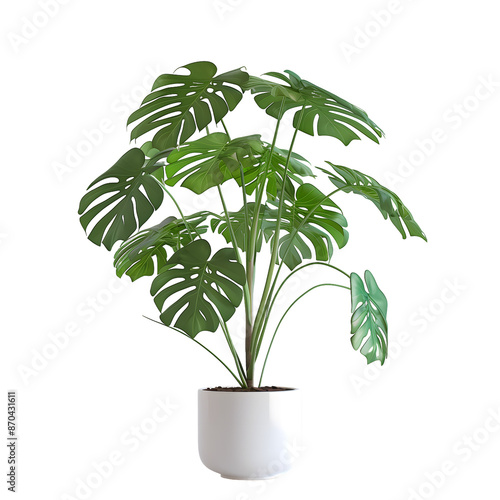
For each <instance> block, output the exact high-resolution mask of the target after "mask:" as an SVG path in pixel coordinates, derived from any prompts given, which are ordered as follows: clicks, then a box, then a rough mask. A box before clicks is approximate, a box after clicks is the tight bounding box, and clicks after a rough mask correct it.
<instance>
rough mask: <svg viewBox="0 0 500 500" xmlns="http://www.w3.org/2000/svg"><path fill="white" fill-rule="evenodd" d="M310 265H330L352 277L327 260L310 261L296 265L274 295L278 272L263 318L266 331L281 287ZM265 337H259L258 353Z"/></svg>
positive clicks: (263, 329) (263, 326) (263, 327)
mask: <svg viewBox="0 0 500 500" xmlns="http://www.w3.org/2000/svg"><path fill="white" fill-rule="evenodd" d="M309 266H326V267H329V268H331V269H334V270H335V271H338V272H340V273H342V274H343V275H344V276H346V277H347V278H350V275H349V274H348V273H346V272H345V271H343V270H342V269H340V268H338V267H336V266H332V265H331V264H328V263H327V262H309V263H307V264H304V265H303V266H300V267H296V268H295V269H294V270H293V271H292V272H291V273H290V274H289V275H288V276H287V277H286V278H285V279H284V280H283V281H282V282H281V284H280V286H279V287H278V289H277V290H276V293H275V294H274V295H273V291H274V288H275V286H276V279H277V278H278V274H276V278H275V281H274V283H273V286H272V287H271V292H270V294H269V299H268V302H269V303H268V305H267V306H266V314H265V316H264V320H263V325H262V331H263V332H265V331H266V328H267V323H268V321H269V317H270V311H272V309H273V306H274V303H275V302H276V299H277V298H278V295H279V293H280V291H281V289H282V288H283V286H284V285H285V283H286V282H287V281H288V280H289V279H290V278H291V277H292V276H293V275H294V274H295V273H298V272H299V271H302V269H304V268H306V267H309ZM263 338H264V335H261V336H260V338H259V341H258V343H257V348H256V352H257V355H258V354H259V352H260V346H261V344H262V339H263Z"/></svg>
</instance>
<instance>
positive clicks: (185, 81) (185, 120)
mask: <svg viewBox="0 0 500 500" xmlns="http://www.w3.org/2000/svg"><path fill="white" fill-rule="evenodd" d="M183 68H185V69H187V70H188V72H189V74H188V75H181V74H165V75H161V76H160V77H158V78H157V79H156V81H155V82H154V84H153V88H152V92H151V93H150V94H149V95H147V96H146V98H145V99H144V101H143V102H142V104H141V107H140V108H139V109H138V110H137V111H134V112H133V113H132V114H131V115H130V117H129V119H128V122H127V125H129V124H131V123H133V122H135V121H137V120H140V119H143V120H142V121H141V122H140V123H139V124H138V125H136V126H135V127H134V128H133V129H132V132H131V139H136V138H137V137H140V136H141V135H143V134H145V133H147V132H149V131H151V130H154V129H157V128H159V129H160V130H158V131H157V132H156V134H155V136H154V137H153V141H152V144H153V146H154V147H155V148H158V149H159V150H163V149H167V148H171V147H176V146H178V145H180V144H183V143H184V142H185V141H187V140H188V139H189V138H190V137H191V136H192V135H193V134H194V133H195V132H196V129H198V130H203V129H204V128H205V127H207V125H209V124H210V123H211V122H212V120H215V122H216V123H218V122H220V120H221V119H222V118H224V116H226V114H227V113H228V112H229V111H232V110H233V109H234V108H235V107H236V106H237V105H238V103H239V102H240V101H241V98H242V96H243V93H242V86H243V84H244V83H245V82H246V81H247V80H248V73H246V72H245V71H242V70H241V69H235V70H233V71H229V72H227V73H224V74H221V75H218V76H215V74H216V72H217V67H216V66H215V64H213V63H211V62H208V61H200V62H195V63H191V64H187V65H186V66H183Z"/></svg>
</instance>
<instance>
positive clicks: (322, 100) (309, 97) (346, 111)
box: [244, 70, 383, 146]
mask: <svg viewBox="0 0 500 500" xmlns="http://www.w3.org/2000/svg"><path fill="white" fill-rule="evenodd" d="M285 73H287V74H288V76H286V75H284V74H281V73H276V72H271V73H267V75H269V76H271V77H273V78H277V79H280V80H281V81H282V82H283V83H276V82H274V81H269V80H265V79H262V78H257V77H253V76H251V77H249V79H248V81H247V82H246V83H245V84H244V89H245V90H251V91H252V93H254V94H256V95H255V102H256V103H257V104H258V106H259V107H260V108H262V109H265V110H266V113H267V114H268V115H270V116H272V117H274V118H278V115H279V110H280V108H281V105H282V102H283V108H282V109H283V113H285V112H286V111H288V110H291V109H296V108H298V110H297V111H296V112H295V115H294V118H293V126H294V127H295V128H298V129H299V130H301V131H302V132H305V133H306V134H309V135H314V134H315V133H316V134H317V135H328V136H331V137H336V138H337V139H339V140H340V141H342V143H343V144H345V145H346V146H347V145H348V144H349V143H350V142H351V141H352V140H356V139H360V137H359V135H358V133H361V134H362V135H365V136H366V137H368V138H370V139H371V140H372V141H375V142H376V143H378V142H379V141H378V138H379V137H382V136H383V132H382V130H381V129H380V127H379V126H378V125H377V124H376V123H374V122H373V121H372V120H371V119H370V118H369V117H368V115H367V114H366V112H365V111H363V110H362V109H360V108H358V107H357V106H354V105H353V104H351V103H350V102H347V101H346V100H345V99H342V98H341V97H339V96H337V95H335V94H332V93H331V92H328V91H327V90H325V89H322V88H321V87H318V86H317V85H314V84H313V83H311V82H308V81H307V80H302V79H301V78H300V77H299V76H298V75H297V74H296V73H294V72H293V71H289V70H287V71H285ZM283 100H284V101H283ZM302 108H304V111H303V112H302ZM301 114H302V119H301ZM299 121H300V123H299Z"/></svg>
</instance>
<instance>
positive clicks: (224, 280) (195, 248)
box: [151, 239, 245, 338]
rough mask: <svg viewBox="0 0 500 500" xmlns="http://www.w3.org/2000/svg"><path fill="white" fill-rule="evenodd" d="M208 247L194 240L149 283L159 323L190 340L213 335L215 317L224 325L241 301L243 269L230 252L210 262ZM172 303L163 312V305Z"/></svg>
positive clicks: (221, 254)
mask: <svg viewBox="0 0 500 500" xmlns="http://www.w3.org/2000/svg"><path fill="white" fill-rule="evenodd" d="M210 254H211V249H210V244H209V243H208V242H207V241H205V240H200V239H198V240H195V241H193V242H192V243H189V244H188V245H187V246H185V247H183V248H181V249H180V250H178V251H177V252H175V253H174V255H172V257H170V259H169V260H168V261H167V264H166V265H165V266H164V267H163V269H161V270H160V273H159V274H158V276H157V277H156V278H155V279H154V280H153V284H152V286H151V295H153V296H155V299H154V301H155V304H156V306H157V307H158V309H159V310H160V311H163V312H162V313H161V315H160V319H161V321H162V322H163V323H164V324H165V325H168V326H171V325H173V326H175V327H177V328H180V329H181V330H182V331H183V332H185V333H187V334H188V335H189V336H190V337H192V338H194V337H195V336H196V335H197V334H198V333H199V332H201V331H209V332H215V330H217V328H218V326H219V317H218V314H219V315H220V316H221V318H222V319H223V320H224V321H227V320H228V319H229V318H231V316H232V315H233V314H234V312H235V310H236V307H238V306H239V305H240V303H241V299H242V297H243V290H242V287H243V285H244V284H245V269H244V267H243V266H242V265H241V264H239V263H238V262H237V261H236V255H235V253H234V250H233V249H232V248H223V249H222V250H219V251H218V252H217V253H216V254H214V256H213V257H212V258H211V259H210ZM168 299H173V300H174V302H173V303H171V304H170V305H169V306H167V307H166V308H164V306H165V302H166V301H167V300H168Z"/></svg>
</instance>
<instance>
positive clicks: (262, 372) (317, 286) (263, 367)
mask: <svg viewBox="0 0 500 500" xmlns="http://www.w3.org/2000/svg"><path fill="white" fill-rule="evenodd" d="M321 286H336V287H340V288H346V289H347V290H350V288H349V287H348V286H344V285H337V284H336V283H321V284H320V285H316V286H313V287H312V288H309V290H307V291H305V292H304V293H303V294H302V295H300V296H299V297H297V298H296V299H295V300H294V301H293V302H292V303H291V304H290V305H289V306H288V309H287V310H286V311H285V313H284V314H283V316H281V319H280V320H279V322H278V325H277V326H276V329H275V330H274V334H273V336H272V338H271V342H270V343H269V347H268V349H267V353H266V357H265V359H264V364H263V366H262V371H261V373H260V380H259V387H260V386H261V384H262V377H263V376H264V370H265V369H266V364H267V358H268V357H269V353H270V351H271V347H272V345H273V342H274V338H275V337H276V334H277V333H278V329H279V327H280V326H281V323H282V322H283V320H284V319H285V316H286V315H287V314H288V311H290V309H291V308H292V307H293V306H294V305H295V304H296V303H297V302H298V301H299V300H300V299H301V298H302V297H303V296H304V295H306V294H307V293H309V292H311V291H312V290H314V289H315V288H319V287H321Z"/></svg>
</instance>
